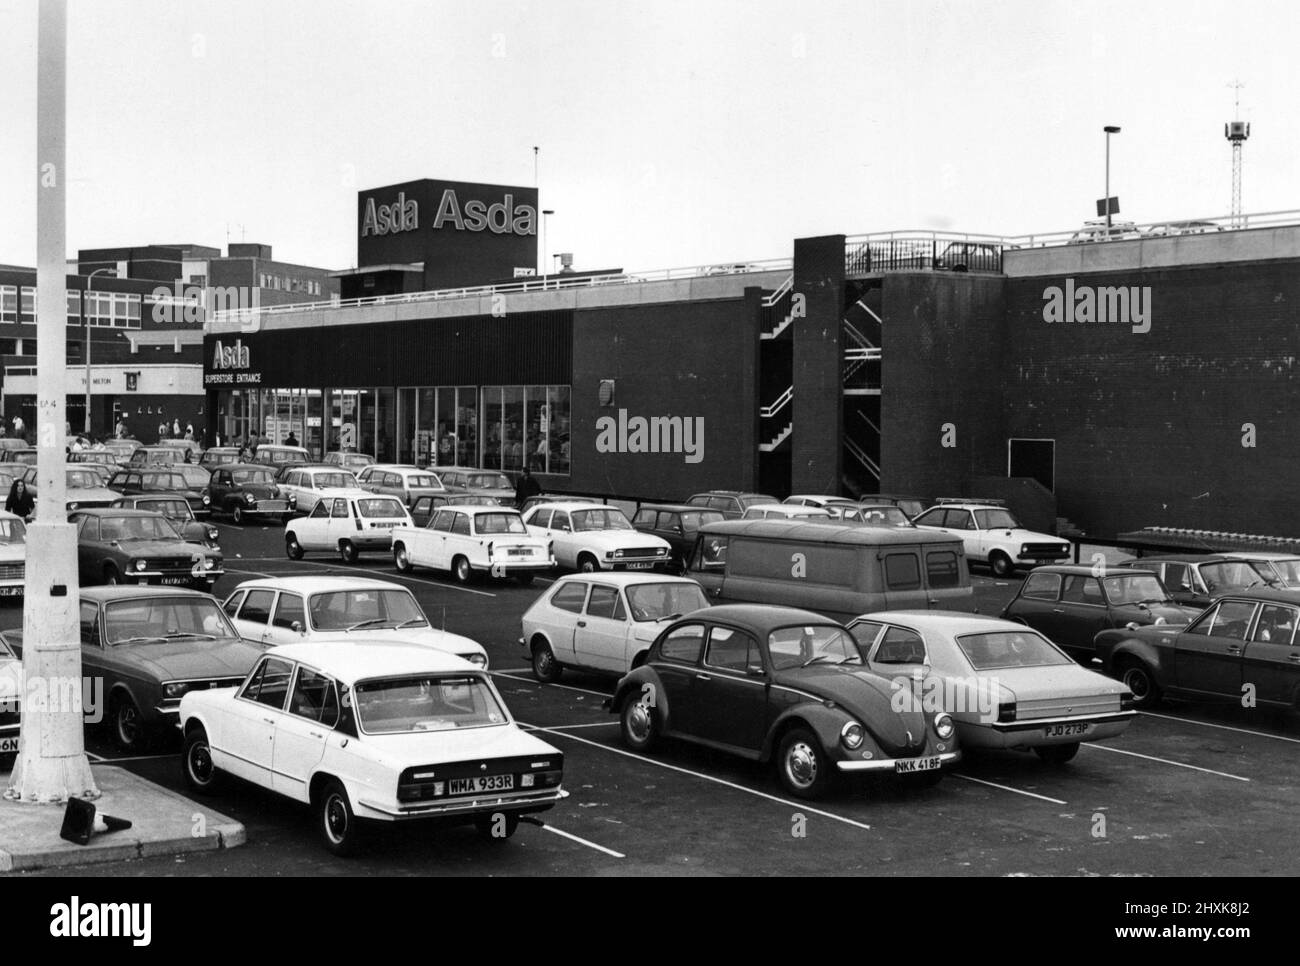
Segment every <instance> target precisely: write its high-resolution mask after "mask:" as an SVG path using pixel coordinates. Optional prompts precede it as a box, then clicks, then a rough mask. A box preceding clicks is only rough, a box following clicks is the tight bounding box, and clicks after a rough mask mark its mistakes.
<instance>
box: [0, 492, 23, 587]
mask: <svg viewBox="0 0 1300 966" xmlns="http://www.w3.org/2000/svg"><path fill="white" fill-rule="evenodd" d="M26 587H27V524H26V523H24V522H23V518H22V517H20V516H16V515H15V514H12V513H9V512H8V511H6V510H0V598H4V597H22V596H23V595H24V594H26V592H27V591H26Z"/></svg>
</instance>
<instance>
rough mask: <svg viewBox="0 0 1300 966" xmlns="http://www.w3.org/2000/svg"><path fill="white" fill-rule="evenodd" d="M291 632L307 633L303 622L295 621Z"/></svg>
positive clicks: (290, 627)
mask: <svg viewBox="0 0 1300 966" xmlns="http://www.w3.org/2000/svg"><path fill="white" fill-rule="evenodd" d="M289 630H291V631H293V632H294V633H295V634H305V633H306V631H305V630H304V629H303V626H302V621H294V622H293V623H292V624H290V625H289Z"/></svg>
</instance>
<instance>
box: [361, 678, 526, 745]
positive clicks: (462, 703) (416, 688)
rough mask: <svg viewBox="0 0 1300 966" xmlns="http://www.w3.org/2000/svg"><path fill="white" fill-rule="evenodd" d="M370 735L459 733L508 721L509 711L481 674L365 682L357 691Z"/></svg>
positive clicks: (362, 725)
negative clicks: (463, 730)
mask: <svg viewBox="0 0 1300 966" xmlns="http://www.w3.org/2000/svg"><path fill="white" fill-rule="evenodd" d="M352 704H353V706H354V707H355V709H356V715H357V722H358V724H360V726H361V730H362V731H363V732H365V733H366V734H372V735H376V734H379V735H383V734H403V733H411V732H418V731H455V730H457V729H460V728H483V727H490V726H493V725H501V724H505V723H506V721H507V720H508V719H507V718H506V713H505V709H503V708H502V707H501V704H500V703H499V702H498V701H497V699H496V695H495V694H493V693H492V689H491V688H490V687H488V684H487V682H486V681H484V680H483V679H482V678H480V677H478V676H477V675H469V674H466V675H420V676H412V677H401V678H380V679H377V680H370V681H360V682H358V683H357V685H356V687H354V688H353V689H352Z"/></svg>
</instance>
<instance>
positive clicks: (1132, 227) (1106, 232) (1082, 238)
mask: <svg viewBox="0 0 1300 966" xmlns="http://www.w3.org/2000/svg"><path fill="white" fill-rule="evenodd" d="M1141 237H1142V232H1141V231H1140V230H1139V229H1138V226H1137V225H1136V224H1135V223H1134V222H1131V221H1116V220H1115V219H1114V218H1112V219H1111V223H1110V227H1107V226H1106V219H1105V218H1097V219H1093V220H1090V221H1085V222H1084V223H1083V227H1082V228H1080V229H1079V230H1078V231H1076V232H1075V233H1074V234H1073V235H1071V236H1070V242H1069V243H1070V244H1071V245H1073V244H1078V243H1080V242H1103V241H1120V240H1122V239H1126V238H1141Z"/></svg>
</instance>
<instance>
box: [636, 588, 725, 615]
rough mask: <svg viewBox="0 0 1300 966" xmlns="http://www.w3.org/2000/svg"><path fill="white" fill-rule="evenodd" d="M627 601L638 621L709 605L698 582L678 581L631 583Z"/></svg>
mask: <svg viewBox="0 0 1300 966" xmlns="http://www.w3.org/2000/svg"><path fill="white" fill-rule="evenodd" d="M627 603H628V606H629V607H630V608H631V610H632V619H633V620H636V621H657V620H661V619H662V618H665V617H672V616H673V615H675V614H677V615H680V614H689V613H691V611H696V610H699V609H700V608H701V607H708V606H709V602H708V599H707V598H705V596H704V591H702V590H700V587H699V585H698V584H693V583H691V584H679V583H676V582H671V583H663V584H631V585H629V586H628V588H627Z"/></svg>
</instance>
